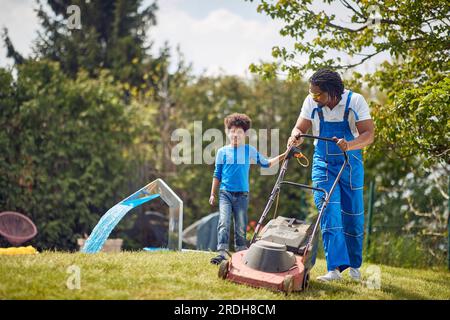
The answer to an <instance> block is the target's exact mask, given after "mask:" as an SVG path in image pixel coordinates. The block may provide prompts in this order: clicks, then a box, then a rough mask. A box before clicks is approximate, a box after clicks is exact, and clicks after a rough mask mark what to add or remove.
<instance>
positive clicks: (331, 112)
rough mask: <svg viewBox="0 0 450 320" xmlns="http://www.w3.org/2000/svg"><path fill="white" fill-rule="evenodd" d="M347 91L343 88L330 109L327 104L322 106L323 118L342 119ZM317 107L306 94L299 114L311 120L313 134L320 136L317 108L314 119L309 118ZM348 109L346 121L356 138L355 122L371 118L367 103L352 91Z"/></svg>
mask: <svg viewBox="0 0 450 320" xmlns="http://www.w3.org/2000/svg"><path fill="white" fill-rule="evenodd" d="M348 93H349V90H344V93H343V94H342V98H341V101H339V103H338V104H337V105H336V106H335V107H334V108H333V109H330V108H329V107H327V106H324V107H323V108H322V112H323V118H324V120H325V121H329V122H339V121H342V120H343V119H344V112H345V104H346V103H347V97H348ZM317 107H318V105H317V102H315V101H314V100H313V99H312V97H311V96H310V95H308V96H307V97H306V99H305V101H303V106H302V110H301V112H300V116H301V117H302V118H304V119H307V120H311V122H312V133H313V135H315V136H320V134H319V128H320V119H319V114H318V113H317V110H316V112H314V119H313V118H311V117H312V113H313V110H314V109H315V108H317ZM349 109H350V110H349V114H348V123H349V126H350V130H351V131H352V134H353V136H354V137H355V138H356V137H357V136H359V133H358V129H357V128H356V122H358V121H363V120H368V119H371V117H370V110H369V105H368V104H367V102H366V100H365V99H364V97H363V96H362V95H360V94H359V93H356V92H353V93H352V98H351V100H350V105H349ZM314 144H317V140H315V141H314Z"/></svg>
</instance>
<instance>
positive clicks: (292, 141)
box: [286, 136, 303, 149]
mask: <svg viewBox="0 0 450 320" xmlns="http://www.w3.org/2000/svg"><path fill="white" fill-rule="evenodd" d="M302 143H303V138H300V139H296V138H295V136H290V137H289V139H288V142H287V145H286V148H287V149H289V148H290V147H291V146H296V147H298V146H299V145H301V144H302Z"/></svg>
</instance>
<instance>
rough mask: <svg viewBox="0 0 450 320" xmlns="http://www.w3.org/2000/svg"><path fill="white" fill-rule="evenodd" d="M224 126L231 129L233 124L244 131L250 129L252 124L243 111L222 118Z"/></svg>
mask: <svg viewBox="0 0 450 320" xmlns="http://www.w3.org/2000/svg"><path fill="white" fill-rule="evenodd" d="M224 124H225V128H227V129H231V127H233V126H235V127H238V128H242V130H244V132H246V131H247V130H248V129H250V127H251V125H252V120H251V119H250V118H249V116H247V115H246V114H243V113H233V114H230V115H229V116H227V117H225V120H224Z"/></svg>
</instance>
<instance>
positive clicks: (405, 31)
mask: <svg viewBox="0 0 450 320" xmlns="http://www.w3.org/2000/svg"><path fill="white" fill-rule="evenodd" d="M321 2H322V6H327V5H328V8H329V10H313V9H312V4H313V2H312V0H301V1H300V0H299V1H290V0H280V1H266V0H262V1H261V4H260V5H259V6H258V11H259V12H264V13H266V14H267V15H269V16H270V17H271V18H273V19H280V20H282V21H283V23H284V26H283V28H282V29H281V30H280V33H281V34H282V35H284V36H288V37H291V38H293V39H295V45H294V49H293V50H292V51H290V50H288V49H286V48H284V47H281V48H280V47H277V46H275V47H273V50H272V56H273V57H274V58H276V59H279V60H280V61H279V63H264V64H261V65H254V64H253V65H251V66H250V69H251V70H252V71H253V72H259V73H260V74H262V75H263V76H265V77H273V76H275V75H276V74H277V72H279V71H280V70H281V71H283V72H284V71H286V72H288V76H289V77H290V78H298V77H300V76H301V75H302V74H303V73H304V72H305V71H307V70H316V69H318V68H321V67H330V68H333V69H337V70H341V71H346V70H350V71H351V70H352V69H353V68H354V67H356V66H358V65H360V64H362V63H363V62H365V61H368V60H369V59H371V58H372V57H374V56H376V55H378V54H380V53H382V52H388V53H389V54H390V55H391V56H392V61H391V62H388V61H386V62H384V63H383V64H382V65H381V66H379V67H378V69H377V71H376V72H375V73H373V74H367V75H365V76H364V77H363V76H362V75H361V74H358V73H353V80H356V82H358V81H360V82H361V81H364V82H366V83H367V84H368V85H369V86H371V87H374V88H376V89H378V90H381V91H383V92H384V93H385V94H386V95H387V97H388V100H387V102H386V104H385V105H383V106H380V105H378V106H377V105H376V104H375V103H373V110H374V116H375V122H376V126H377V137H378V139H377V140H378V142H377V143H376V145H375V150H377V151H379V152H385V151H386V150H390V151H395V152H396V153H397V154H399V155H401V156H403V157H407V156H409V155H411V154H420V155H422V156H424V157H425V158H426V159H427V160H426V164H427V165H432V164H434V163H436V162H441V163H442V162H444V163H445V162H446V163H449V162H450V148H449V147H448V145H449V144H448V142H449V140H450V136H449V132H450V122H449V121H448V112H447V111H446V110H445V109H446V106H448V104H449V99H450V98H449V67H450V60H449V57H450V49H449V46H448V38H449V31H450V28H449V24H450V20H449V18H450V13H449V12H450V5H449V3H448V1H445V0H428V1H401V2H398V1H390V0H389V1H387V0H386V1H383V2H380V1H376V0H365V1H350V0H340V1H331V0H323V1H321ZM315 4H317V2H316V3H315ZM338 5H340V6H342V7H343V8H344V9H345V10H346V13H347V14H349V15H350V19H349V21H345V22H344V23H342V22H340V21H339V20H340V19H337V17H336V15H335V14H334V13H333V10H332V9H333V7H332V6H338ZM307 32H310V33H312V34H314V39H313V40H312V41H307V39H306V34H307ZM336 52H337V53H340V54H342V53H344V54H347V55H348V56H350V57H353V58H357V59H356V62H354V63H350V64H344V63H342V59H341V57H340V56H339V55H336V54H335V53H336ZM327 53H330V54H327ZM302 55H306V57H307V62H306V63H305V64H299V63H298V62H296V59H298V58H299V57H300V56H302ZM278 65H279V67H278ZM411 133H412V134H411Z"/></svg>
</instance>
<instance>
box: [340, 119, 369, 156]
mask: <svg viewBox="0 0 450 320" xmlns="http://www.w3.org/2000/svg"><path fill="white" fill-rule="evenodd" d="M356 128H357V129H358V133H359V136H358V137H357V138H356V139H355V140H352V141H346V140H345V139H337V138H336V137H334V138H333V139H335V140H336V141H338V142H337V145H338V146H339V148H341V150H343V151H350V150H358V149H362V148H364V147H366V146H368V145H370V144H371V143H373V140H374V137H375V126H374V124H373V120H372V119H368V120H363V121H359V122H357V123H356Z"/></svg>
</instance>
